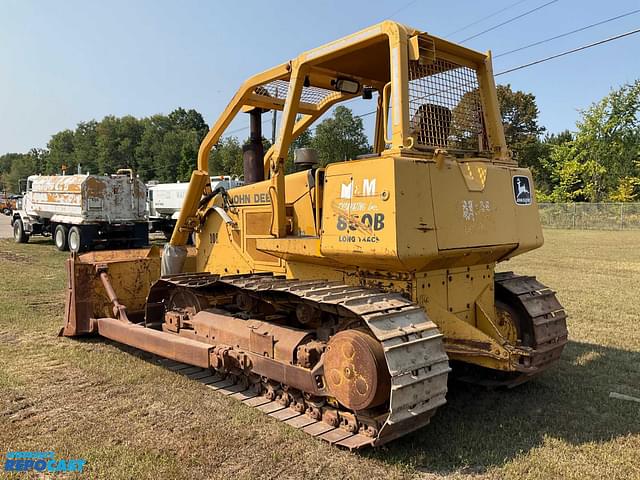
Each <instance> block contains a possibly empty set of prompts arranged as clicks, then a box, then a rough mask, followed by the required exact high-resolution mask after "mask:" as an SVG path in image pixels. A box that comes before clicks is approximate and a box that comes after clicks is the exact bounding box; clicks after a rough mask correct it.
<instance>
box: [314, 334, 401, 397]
mask: <svg viewBox="0 0 640 480" xmlns="http://www.w3.org/2000/svg"><path fill="white" fill-rule="evenodd" d="M324 372H325V381H326V383H327V388H328V389H329V392H330V393H331V395H333V396H334V397H335V398H336V399H337V400H338V401H339V402H340V403H341V404H342V405H344V406H345V407H347V408H349V409H352V410H364V409H366V408H372V407H376V406H378V405H380V404H382V403H384V402H385V401H386V400H388V399H389V395H390V392H391V375H390V374H389V369H388V368H387V363H386V361H385V358H384V351H383V350H382V345H381V344H380V342H379V341H377V340H376V339H375V338H373V337H372V336H370V335H367V334H366V333H365V332H362V331H360V330H344V331H342V332H339V333H337V334H336V335H334V336H333V337H332V338H331V339H330V340H329V344H328V346H327V351H326V352H325V355H324Z"/></svg>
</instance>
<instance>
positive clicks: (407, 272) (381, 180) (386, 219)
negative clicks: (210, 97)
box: [171, 21, 542, 370]
mask: <svg viewBox="0 0 640 480" xmlns="http://www.w3.org/2000/svg"><path fill="white" fill-rule="evenodd" d="M438 59H443V60H446V61H447V62H453V63H454V64H457V65H459V66H460V67H465V68H469V69H471V71H475V74H476V76H477V81H478V85H479V87H478V90H479V98H480V101H481V104H482V122H481V123H482V124H483V125H485V127H486V132H485V133H486V141H488V145H487V147H488V148H486V149H483V153H482V154H479V153H477V152H476V153H474V152H466V153H460V152H455V151H447V149H446V148H441V147H440V148H436V149H424V148H423V149H419V148H417V143H418V142H416V139H415V138H414V137H413V136H412V135H415V134H414V133H413V132H412V131H411V129H410V119H409V112H410V108H411V106H410V103H409V93H410V91H409V62H420V63H421V64H432V63H434V62H436V61H437V60H438ZM443 73H446V72H443ZM337 78H349V79H352V80H355V81H358V82H359V83H360V84H361V85H366V86H371V87H373V88H374V89H376V90H377V91H378V93H379V101H378V109H377V114H376V131H375V134H376V136H375V142H374V147H375V148H374V150H375V153H377V154H379V156H377V157H373V158H367V159H361V160H356V159H352V160H351V161H347V162H337V163H331V164H330V165H328V166H327V167H326V169H325V170H324V171H322V170H318V171H316V172H315V174H312V175H309V172H299V173H295V174H292V175H284V159H285V158H286V156H287V153H288V152H289V148H290V146H291V144H292V142H293V141H294V140H295V139H296V138H297V137H298V136H299V135H300V134H301V133H302V132H303V131H304V130H305V129H307V128H308V127H309V126H311V125H312V124H313V123H314V122H315V121H316V120H318V118H319V117H320V116H321V115H322V114H323V113H324V112H326V111H327V110H328V109H329V108H331V107H332V106H334V105H336V104H338V103H340V102H343V101H345V100H348V99H350V98H353V97H354V96H355V95H354V94H346V93H341V92H336V91H332V90H331V89H332V88H333V87H332V80H335V79H337ZM276 80H277V81H286V82H288V85H289V88H288V91H287V95H286V99H283V98H282V95H279V96H280V97H281V98H275V97H269V96H266V95H264V94H263V93H264V92H265V91H266V90H265V88H264V86H265V85H267V84H269V82H273V81H276ZM308 85H310V86H314V87H317V88H323V89H326V90H327V92H326V95H324V96H323V97H322V98H319V99H316V100H315V101H310V100H309V99H308V98H303V97H304V89H305V88H306V86H308ZM385 86H387V87H386V88H385ZM383 90H386V91H388V93H389V95H388V96H386V97H385V95H382V92H383ZM382 97H385V98H384V99H383V98H382ZM387 104H388V109H387V108H386V107H387ZM254 107H259V108H274V109H276V110H281V111H282V116H281V121H280V130H279V134H278V137H277V141H276V143H275V145H273V146H272V148H271V149H269V151H267V152H266V154H265V163H264V168H265V173H266V174H267V175H266V178H267V180H265V181H263V182H259V183H256V184H253V185H246V186H244V187H240V188H236V189H234V190H233V191H232V192H231V198H230V202H231V203H225V202H224V200H223V198H222V197H221V196H217V197H215V198H213V199H211V200H210V201H208V202H207V204H206V205H204V206H201V207H198V205H199V203H200V198H201V195H202V193H203V191H204V189H205V181H204V178H206V175H207V172H208V156H209V152H210V150H211V149H212V148H213V146H214V145H215V144H216V143H217V142H218V140H219V139H220V137H221V136H222V134H223V133H224V131H225V129H226V128H227V127H228V126H229V125H230V123H231V121H232V120H233V119H234V118H235V117H236V115H237V114H238V113H239V112H243V111H248V110H250V109H251V108H254ZM387 125H388V128H387ZM386 136H388V138H387V140H388V141H387V142H385V141H384V138H385V137H386ZM514 175H521V176H525V177H527V178H528V179H529V181H530V187H531V189H532V191H533V182H532V181H531V173H530V172H529V170H527V169H524V168H518V167H517V165H516V164H515V163H514V162H513V160H512V159H511V156H510V153H509V151H508V150H507V147H506V143H505V139H504V132H503V129H502V123H501V119H500V112H499V108H498V103H497V96H496V92H495V84H494V80H493V74H492V67H491V56H490V54H483V53H480V52H476V51H473V50H470V49H468V48H466V47H462V46H459V45H455V44H453V43H450V42H448V41H446V40H443V39H439V38H437V37H433V36H431V35H427V34H424V33H422V32H420V31H418V30H415V29H412V28H410V27H406V26H404V25H400V24H398V23H395V22H391V21H385V22H383V23H381V24H378V25H374V26H372V27H369V28H367V29H364V30H362V31H360V32H357V33H355V34H353V35H350V36H347V37H345V38H343V39H340V40H337V41H335V42H331V43H329V44H327V45H325V46H322V47H319V48H316V49H314V50H310V51H308V52H305V53H302V54H301V55H299V56H298V57H296V58H295V59H293V60H292V61H290V62H288V63H283V64H281V65H278V66H276V67H274V68H272V69H270V70H267V71H265V72H263V73H261V74H258V75H256V76H254V77H252V78H250V79H249V80H247V81H246V82H245V83H243V85H242V86H241V87H240V89H239V90H238V92H237V93H236V95H235V96H234V97H233V99H232V100H231V102H230V103H229V105H228V106H227V108H226V109H225V110H224V112H223V113H222V115H221V116H220V118H219V119H218V120H217V122H216V123H215V124H214V125H213V127H212V128H211V131H210V132H209V133H208V135H207V136H206V137H205V139H204V141H203V142H202V144H201V147H200V151H199V154H198V169H197V170H196V172H194V174H193V176H192V179H191V183H190V186H189V193H188V195H187V200H186V201H185V204H184V207H183V209H182V212H181V216H180V219H179V221H178V224H177V226H176V230H175V232H174V235H173V237H172V240H171V242H172V243H173V244H184V242H185V241H186V234H185V232H188V231H191V230H195V231H196V232H197V240H196V246H197V255H196V257H195V268H196V269H197V270H204V271H210V272H214V273H219V274H222V275H224V274H238V273H251V272H264V271H266V272H274V273H277V274H286V276H287V277H289V278H300V279H315V278H321V279H328V280H340V281H343V282H346V283H348V284H353V285H366V286H371V287H376V288H382V289H386V290H393V291H398V292H402V293H403V294H404V295H406V296H408V297H410V298H412V299H413V301H415V302H416V303H418V304H419V305H421V306H423V307H424V308H425V310H426V311H427V313H428V314H429V316H430V318H431V319H432V320H433V321H434V322H435V323H436V324H437V325H438V326H439V328H440V330H441V331H442V332H443V333H444V335H445V341H446V346H447V351H448V352H449V355H450V357H451V358H454V359H460V360H463V361H467V362H470V363H475V364H478V365H484V366H488V367H491V368H495V369H500V370H513V369H514V362H515V361H517V360H516V359H517V355H518V348H517V347H516V345H515V343H516V338H515V337H514V335H515V333H514V330H513V328H512V326H510V325H508V322H506V323H505V321H504V319H501V318H499V317H498V315H497V314H496V309H495V305H494V292H493V282H494V280H493V273H494V268H495V264H496V263H497V262H499V261H503V260H505V259H507V258H510V257H513V256H515V255H518V254H521V253H524V252H525V251H528V250H531V249H533V248H537V247H539V246H540V245H541V244H542V231H541V227H540V222H539V217H538V211H537V206H536V203H535V198H532V203H531V204H530V205H518V204H516V202H515V199H514V192H513V176H514ZM312 180H313V181H312ZM214 207H220V208H223V209H224V211H225V215H221V214H220V213H219V212H218V211H216V210H215V209H214ZM225 217H226V218H225ZM479 345H482V346H483V347H480V346H479Z"/></svg>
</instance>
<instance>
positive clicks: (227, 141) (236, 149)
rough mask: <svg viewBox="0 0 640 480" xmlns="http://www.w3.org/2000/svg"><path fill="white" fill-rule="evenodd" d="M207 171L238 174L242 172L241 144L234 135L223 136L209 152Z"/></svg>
mask: <svg viewBox="0 0 640 480" xmlns="http://www.w3.org/2000/svg"><path fill="white" fill-rule="evenodd" d="M209 172H210V173H212V174H220V175H222V174H224V175H234V176H240V175H242V174H243V165H242V146H241V145H240V142H239V141H238V139H237V138H236V137H233V136H232V137H224V138H222V139H221V140H220V141H219V142H218V145H216V147H215V148H214V149H213V150H212V151H211V153H210V154H209Z"/></svg>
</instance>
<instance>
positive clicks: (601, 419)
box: [77, 336, 640, 474]
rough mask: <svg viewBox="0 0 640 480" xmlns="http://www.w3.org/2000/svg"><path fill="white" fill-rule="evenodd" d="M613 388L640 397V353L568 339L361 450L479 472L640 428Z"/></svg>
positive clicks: (638, 414)
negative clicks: (516, 382)
mask: <svg viewBox="0 0 640 480" xmlns="http://www.w3.org/2000/svg"><path fill="white" fill-rule="evenodd" d="M77 340H79V341H81V342H86V343H94V342H96V343H97V342H100V343H107V344H109V345H113V346H114V347H116V348H118V349H119V350H121V351H123V352H126V353H128V354H132V355H135V356H136V357H138V358H140V359H142V360H144V361H147V362H150V363H154V364H156V363H157V360H158V358H160V357H157V356H155V355H154V354H151V353H148V352H144V351H141V350H138V349H136V348H133V347H129V346H126V345H123V344H120V343H117V342H113V341H111V340H108V339H106V338H102V337H97V336H96V337H80V338H77ZM610 392H618V393H623V394H629V395H633V396H640V352H632V351H626V350H620V349H615V348H609V347H603V346H600V345H593V344H588V343H579V342H569V343H568V344H567V347H566V348H565V350H564V352H563V355H562V358H561V361H560V363H559V364H558V365H557V366H555V367H552V369H551V370H549V371H547V372H545V374H544V375H542V376H541V377H539V378H537V379H534V380H532V381H531V382H529V383H527V384H524V385H521V386H519V387H516V388H514V389H511V390H507V389H495V390H488V389H485V388H482V387H475V386H471V385H468V384H463V383H459V382H456V381H452V382H450V385H449V393H448V395H447V400H448V403H447V404H446V405H445V406H444V407H441V408H440V410H439V411H438V412H437V414H436V415H435V417H434V418H433V419H432V421H431V424H430V425H428V426H427V427H425V428H422V429H420V430H418V431H417V432H413V433H411V434H409V435H407V436H405V437H402V438H400V439H398V440H396V441H394V442H391V443H390V444H388V445H385V446H383V447H381V448H378V449H368V450H364V451H362V452H361V455H362V456H364V457H370V458H374V459H377V460H380V461H383V462H385V463H388V464H391V465H395V464H402V465H410V466H411V467H413V468H416V469H418V470H421V471H424V472H430V473H440V474H447V473H452V472H459V471H461V472H464V473H473V474H477V473H483V472H485V471H486V470H487V469H489V468H491V467H500V466H502V465H504V464H505V463H507V462H509V461H510V460H511V459H513V458H514V457H516V456H517V455H519V454H526V453H527V452H528V451H530V450H531V449H534V448H536V447H539V446H541V445H542V444H543V443H544V441H545V438H546V437H551V438H556V439H560V440H563V441H565V442H567V443H569V444H573V445H580V444H583V443H588V442H604V441H609V440H612V439H615V438H617V437H621V436H626V435H628V434H638V433H640V405H639V404H638V403H635V402H628V401H622V400H618V399H612V398H610V397H609V393H610Z"/></svg>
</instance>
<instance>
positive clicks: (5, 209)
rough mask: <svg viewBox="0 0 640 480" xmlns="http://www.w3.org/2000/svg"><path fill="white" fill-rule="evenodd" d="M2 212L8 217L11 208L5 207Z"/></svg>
mask: <svg viewBox="0 0 640 480" xmlns="http://www.w3.org/2000/svg"><path fill="white" fill-rule="evenodd" d="M2 213H4V214H5V215H6V216H7V217H8V216H9V215H11V209H10V208H6V207H5V208H3V209H2Z"/></svg>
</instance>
